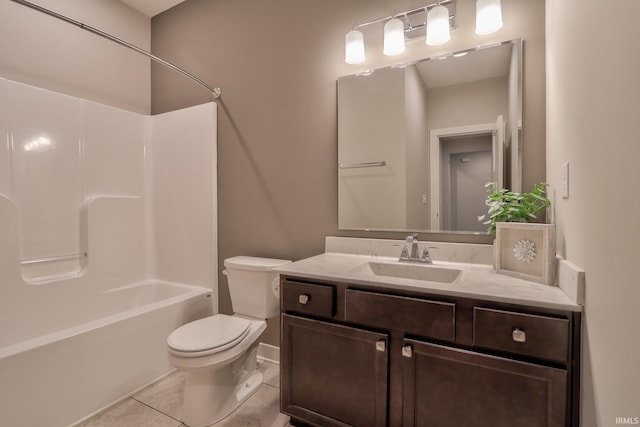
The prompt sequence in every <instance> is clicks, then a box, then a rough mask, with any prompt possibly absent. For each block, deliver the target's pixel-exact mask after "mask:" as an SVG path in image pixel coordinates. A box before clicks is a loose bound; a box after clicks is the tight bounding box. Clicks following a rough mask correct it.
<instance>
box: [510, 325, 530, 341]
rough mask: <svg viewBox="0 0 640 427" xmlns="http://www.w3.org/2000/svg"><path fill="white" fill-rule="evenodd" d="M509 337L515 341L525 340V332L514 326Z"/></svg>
mask: <svg viewBox="0 0 640 427" xmlns="http://www.w3.org/2000/svg"><path fill="white" fill-rule="evenodd" d="M511 338H513V340H514V341H515V342H527V334H526V333H525V331H523V330H522V329H520V328H515V329H514V330H513V332H511Z"/></svg>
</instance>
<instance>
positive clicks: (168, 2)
mask: <svg viewBox="0 0 640 427" xmlns="http://www.w3.org/2000/svg"><path fill="white" fill-rule="evenodd" d="M120 1H121V2H123V3H126V4H128V5H129V6H131V7H132V8H134V9H136V10H137V11H140V12H142V13H144V14H145V15H147V16H148V17H149V18H151V17H153V16H155V15H157V14H159V13H162V12H164V11H165V10H167V9H171V8H172V7H173V6H175V5H177V4H179V3H182V2H183V1H185V0H120Z"/></svg>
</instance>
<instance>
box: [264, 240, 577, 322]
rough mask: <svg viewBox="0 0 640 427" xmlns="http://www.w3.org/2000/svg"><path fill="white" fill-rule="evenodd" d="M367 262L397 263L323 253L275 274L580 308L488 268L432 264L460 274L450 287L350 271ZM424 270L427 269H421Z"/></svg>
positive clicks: (550, 290)
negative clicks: (460, 272) (452, 269)
mask: <svg viewBox="0 0 640 427" xmlns="http://www.w3.org/2000/svg"><path fill="white" fill-rule="evenodd" d="M369 261H374V262H389V263H397V262H398V259H397V258H394V257H386V256H372V255H356V254H349V253H334V252H327V253H324V254H321V255H317V256H314V257H311V258H307V259H303V260H300V261H296V262H293V263H290V264H286V265H283V266H282V267H279V268H276V269H275V271H277V272H278V273H280V274H286V275H291V276H298V277H302V278H307V279H316V280H332V281H340V282H343V283H350V284H356V285H366V286H372V287H380V288H385V289H397V290H406V291H413V292H424V293H428V294H439V295H448V296H455V297H467V298H476V299H483V300H488V301H495V302H503V303H511V304H521V305H529V306H533V307H543V308H552V309H562V310H570V311H582V306H581V305H579V304H578V303H576V302H575V301H573V300H572V299H571V298H570V297H569V296H568V295H567V294H566V293H565V292H564V291H563V290H562V289H560V288H559V287H557V286H550V285H544V284H540V283H535V282H531V281H528V280H522V279H518V278H514V277H511V276H505V275H502V274H498V273H496V272H495V270H494V269H493V267H492V266H490V265H486V264H471V263H459V262H449V261H438V260H434V265H436V266H440V267H449V268H456V269H460V270H462V275H461V276H460V277H459V278H458V280H456V281H455V282H454V283H452V284H449V283H439V282H431V281H421V280H413V279H404V278H395V277H387V276H371V275H362V274H356V273H354V272H351V271H350V270H353V269H356V267H358V266H359V265H361V264H363V263H365V262H369ZM425 268H429V267H428V266H425ZM356 270H357V269H356Z"/></svg>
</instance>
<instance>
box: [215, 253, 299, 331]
mask: <svg viewBox="0 0 640 427" xmlns="http://www.w3.org/2000/svg"><path fill="white" fill-rule="evenodd" d="M290 262H291V261H288V260H284V259H271V258H258V257H250V256H235V257H231V258H227V259H225V260H224V266H225V268H226V271H227V273H226V275H227V281H228V282H229V293H230V294H231V305H232V306H233V312H234V313H236V314H241V315H244V316H250V317H255V318H258V319H270V318H272V317H275V316H277V315H278V313H279V311H280V304H279V298H278V293H277V292H276V291H275V290H276V289H277V288H279V284H278V273H276V272H274V271H273V269H274V268H275V267H279V266H281V265H284V264H288V263H290Z"/></svg>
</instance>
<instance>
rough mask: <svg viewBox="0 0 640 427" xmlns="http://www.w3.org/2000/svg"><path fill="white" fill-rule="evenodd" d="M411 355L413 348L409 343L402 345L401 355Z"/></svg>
mask: <svg viewBox="0 0 640 427" xmlns="http://www.w3.org/2000/svg"><path fill="white" fill-rule="evenodd" d="M412 356H413V348H411V346H410V345H405V346H403V347H402V357H412Z"/></svg>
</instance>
